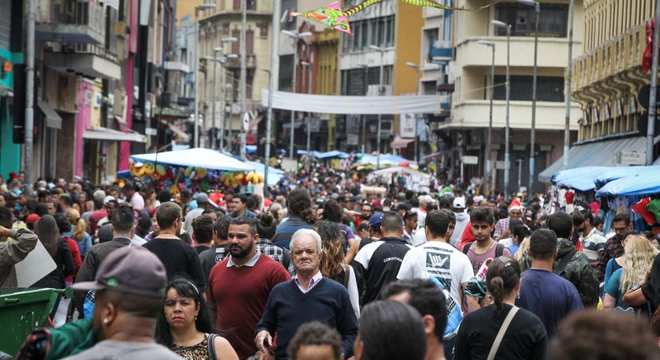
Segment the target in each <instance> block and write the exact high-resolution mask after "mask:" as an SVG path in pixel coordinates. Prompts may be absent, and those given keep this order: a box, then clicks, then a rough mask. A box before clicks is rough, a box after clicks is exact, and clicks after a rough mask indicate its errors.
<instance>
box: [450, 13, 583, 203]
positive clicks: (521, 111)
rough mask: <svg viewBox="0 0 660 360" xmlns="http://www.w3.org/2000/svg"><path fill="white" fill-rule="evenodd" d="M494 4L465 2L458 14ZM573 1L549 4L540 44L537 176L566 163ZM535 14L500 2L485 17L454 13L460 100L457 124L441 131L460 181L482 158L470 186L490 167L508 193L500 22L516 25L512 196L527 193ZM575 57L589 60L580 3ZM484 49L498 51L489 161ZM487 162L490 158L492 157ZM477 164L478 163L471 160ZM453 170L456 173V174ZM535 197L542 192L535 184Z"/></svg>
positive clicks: (456, 96)
mask: <svg viewBox="0 0 660 360" xmlns="http://www.w3.org/2000/svg"><path fill="white" fill-rule="evenodd" d="M488 3H490V2H489V1H485V0H458V1H456V2H455V4H454V5H455V6H458V7H465V8H469V9H474V8H478V7H480V6H483V5H486V4H488ZM568 3H569V2H568V1H567V0H557V1H541V5H540V9H541V13H540V23H539V40H538V87H537V99H538V102H537V107H536V141H537V145H536V147H537V149H536V150H535V159H536V166H535V168H536V169H535V174H539V172H540V171H541V170H543V169H545V168H546V167H547V166H548V165H550V164H551V163H552V162H553V161H555V160H556V159H558V158H560V157H561V155H562V152H563V129H564V114H565V110H564V109H565V107H564V88H565V86H564V73H565V71H566V67H567V65H568V37H567V28H568V27H567V23H568V11H569V9H568V5H569V4H568ZM534 14H535V12H534V8H533V7H529V6H526V5H524V4H522V3H517V2H514V1H511V2H499V3H494V5H493V6H491V7H489V8H487V9H484V10H480V11H459V12H455V13H454V17H455V21H454V23H453V45H454V48H455V55H454V59H455V60H454V64H453V69H454V79H455V80H454V87H455V90H454V93H453V96H452V109H451V116H450V117H449V118H448V120H447V121H445V122H444V123H442V124H441V125H440V126H439V128H440V129H442V130H443V132H444V134H443V135H442V136H441V137H442V138H443V139H444V142H445V143H446V145H447V148H448V149H449V150H450V155H451V156H450V157H449V159H450V161H449V162H448V163H447V164H445V165H446V167H447V169H448V170H449V173H450V175H453V178H454V179H456V178H458V177H459V175H458V174H459V173H463V172H461V171H459V170H458V169H460V168H461V166H460V165H461V160H464V159H465V158H464V157H463V156H466V155H470V156H476V157H477V158H478V162H477V164H473V163H474V161H470V164H469V165H468V164H467V161H466V163H465V164H464V165H465V166H464V167H463V170H464V176H463V177H464V178H463V181H469V179H470V178H472V177H480V176H483V174H484V166H483V164H484V163H485V162H486V161H485V160H487V159H490V160H491V163H492V164H496V166H495V167H496V168H497V171H492V175H493V180H494V181H495V183H496V188H498V189H503V183H502V179H503V178H504V176H503V175H504V173H503V171H504V163H503V160H504V149H505V146H504V126H505V112H506V102H505V93H506V91H505V89H506V87H505V83H506V81H505V73H506V64H507V37H506V29H501V28H496V27H494V26H493V25H492V24H491V21H492V20H499V21H502V22H504V23H507V24H510V25H511V40H510V48H511V51H510V53H511V56H510V74H511V77H510V89H511V91H510V94H511V96H510V100H511V101H510V114H511V115H510V128H511V141H510V154H511V156H510V167H509V171H510V172H509V178H510V182H509V189H506V190H507V191H509V192H510V191H517V190H518V189H519V188H520V187H525V186H526V184H527V183H528V179H529V176H528V175H529V156H530V155H529V154H530V139H529V137H530V128H531V117H532V102H531V98H532V95H531V94H532V73H533V65H534V36H533V35H534V18H535V16H534ZM574 16H575V18H574V26H575V32H574V34H575V39H576V41H575V42H574V45H573V54H574V56H580V55H581V54H582V45H583V44H582V41H581V39H582V38H583V34H584V24H585V23H584V7H583V3H582V1H579V0H578V1H576V6H575V12H574ZM481 41H487V42H490V43H493V44H494V49H495V84H494V87H493V90H494V91H493V98H494V109H493V113H494V115H493V137H492V139H493V146H492V153H489V154H486V153H487V151H486V148H485V143H486V138H487V136H486V134H487V131H488V124H489V78H490V76H489V75H490V66H491V54H492V53H491V48H490V47H487V46H484V45H482V43H480V42H481ZM579 114H580V111H579V106H578V104H577V103H575V104H573V105H572V108H571V123H570V128H571V132H572V134H571V135H572V138H575V135H576V130H577V120H578V117H579ZM484 154H485V155H484ZM471 159H474V158H473V157H471ZM452 170H453V171H452ZM534 190H541V185H540V184H539V183H538V182H537V181H535V182H534Z"/></svg>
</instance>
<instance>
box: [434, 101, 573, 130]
mask: <svg viewBox="0 0 660 360" xmlns="http://www.w3.org/2000/svg"><path fill="white" fill-rule="evenodd" d="M564 109H565V108H564V103H561V102H537V103H536V128H537V129H539V130H563V129H564V116H565V110H564ZM581 115H582V112H581V110H580V108H579V107H578V106H575V105H574V106H573V107H572V109H571V120H572V121H571V130H577V129H578V122H577V120H578V118H579V117H580V116H581ZM531 117H532V102H531V101H511V114H510V126H511V128H514V129H529V128H530V127H531V122H532V121H531ZM488 120H489V100H468V101H464V102H461V103H458V104H454V107H453V109H452V114H451V119H450V120H449V121H448V122H447V123H446V124H445V125H441V126H440V127H446V128H487V127H488ZM505 124H506V102H505V101H499V100H496V101H494V103H493V127H496V128H497V127H499V128H502V127H504V126H505Z"/></svg>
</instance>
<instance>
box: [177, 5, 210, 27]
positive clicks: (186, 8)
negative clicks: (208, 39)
mask: <svg viewBox="0 0 660 360" xmlns="http://www.w3.org/2000/svg"><path fill="white" fill-rule="evenodd" d="M203 1H204V0H179V1H177V2H176V21H177V24H178V23H179V20H181V18H183V17H185V16H192V17H193V18H194V17H195V6H198V5H200V4H202V2H203Z"/></svg>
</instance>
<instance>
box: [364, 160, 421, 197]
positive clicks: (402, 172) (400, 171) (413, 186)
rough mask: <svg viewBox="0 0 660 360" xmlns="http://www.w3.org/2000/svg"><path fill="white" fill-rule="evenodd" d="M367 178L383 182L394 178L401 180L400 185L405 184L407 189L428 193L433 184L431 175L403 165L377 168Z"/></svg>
mask: <svg viewBox="0 0 660 360" xmlns="http://www.w3.org/2000/svg"><path fill="white" fill-rule="evenodd" d="M367 180H370V181H376V182H378V183H381V184H382V183H385V184H389V183H391V182H392V181H393V180H394V181H401V182H399V185H403V187H405V188H406V189H407V190H412V191H417V192H426V193H428V192H429V189H430V186H431V175H429V174H426V173H423V172H421V171H419V170H415V169H411V168H408V167H403V166H395V167H391V168H387V169H382V170H376V171H374V172H372V173H370V174H369V175H368V176H367Z"/></svg>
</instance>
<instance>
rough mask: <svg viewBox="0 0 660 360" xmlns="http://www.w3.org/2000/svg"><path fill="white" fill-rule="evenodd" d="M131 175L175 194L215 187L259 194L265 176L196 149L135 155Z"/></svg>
mask: <svg viewBox="0 0 660 360" xmlns="http://www.w3.org/2000/svg"><path fill="white" fill-rule="evenodd" d="M130 159H131V165H130V173H131V175H132V176H135V177H139V178H142V179H143V181H144V182H145V183H147V184H148V183H155V184H157V185H159V186H161V187H162V188H164V189H169V190H170V191H171V192H172V193H177V192H179V191H181V190H183V189H190V190H192V191H197V190H201V191H208V190H209V189H212V188H219V187H223V186H224V187H225V188H232V189H235V188H238V187H241V191H242V192H254V191H258V190H256V189H252V188H253V187H254V186H261V184H263V175H261V174H259V173H257V172H256V166H255V165H254V164H251V163H249V162H244V161H240V160H237V159H234V158H233V157H231V156H228V155H225V154H222V153H220V152H218V151H215V150H211V149H205V148H194V149H186V150H179V151H167V152H160V153H151V154H139V155H133V156H131V158H130Z"/></svg>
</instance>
